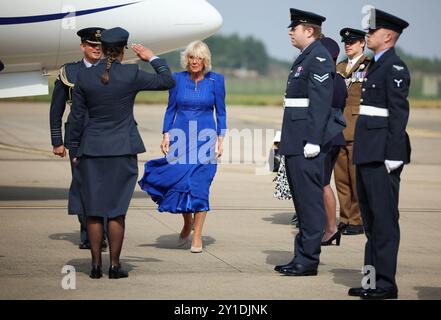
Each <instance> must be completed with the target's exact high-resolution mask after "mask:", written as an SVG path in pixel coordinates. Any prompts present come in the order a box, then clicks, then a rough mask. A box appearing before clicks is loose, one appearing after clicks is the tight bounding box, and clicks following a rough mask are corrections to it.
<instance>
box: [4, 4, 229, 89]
mask: <svg viewBox="0 0 441 320" xmlns="http://www.w3.org/2000/svg"><path fill="white" fill-rule="evenodd" d="M221 25H222V17H221V15H220V14H219V12H218V11H217V10H216V9H215V8H214V7H213V6H212V5H210V4H209V3H208V2H207V1H206V0H51V1H47V0H13V1H1V2H0V43H1V45H0V61H1V62H0V66H1V65H2V63H3V64H4V70H3V71H1V72H0V98H7V97H17V96H31V95H42V94H48V80H47V76H48V75H49V74H50V72H51V71H53V70H57V69H58V68H59V67H60V66H61V65H63V64H64V63H66V62H71V61H77V60H79V59H80V57H81V52H80V49H79V37H78V36H77V35H76V32H77V31H78V30H79V29H82V28H86V27H103V28H112V27H116V26H119V27H122V28H124V29H127V30H128V31H129V32H130V38H129V42H130V43H142V44H143V45H145V46H147V47H149V48H151V49H152V50H153V52H155V53H156V54H161V53H165V52H169V51H172V50H175V49H178V48H182V47H184V46H186V45H187V44H188V43H189V42H191V41H194V40H198V39H205V38H207V37H209V36H210V35H212V34H214V33H215V32H216V31H218V30H219V29H220V27H221ZM126 56H127V59H134V58H136V57H135V55H134V53H133V52H132V51H131V50H127V54H126Z"/></svg>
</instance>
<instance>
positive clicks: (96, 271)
mask: <svg viewBox="0 0 441 320" xmlns="http://www.w3.org/2000/svg"><path fill="white" fill-rule="evenodd" d="M102 276H103V271H102V270H101V266H94V265H92V270H90V277H91V278H92V279H99V278H101V277H102Z"/></svg>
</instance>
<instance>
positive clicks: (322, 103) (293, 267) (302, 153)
mask: <svg viewBox="0 0 441 320" xmlns="http://www.w3.org/2000/svg"><path fill="white" fill-rule="evenodd" d="M290 12H291V24H290V25H289V26H288V28H290V31H289V35H290V37H291V41H292V45H293V46H295V47H296V48H298V49H300V50H301V54H300V56H299V57H298V58H297V59H296V60H295V62H294V64H293V66H292V68H291V74H290V75H289V77H288V82H287V86H286V92H285V100H284V106H285V112H284V116H283V125H282V136H281V141H280V146H279V151H280V153H281V154H282V155H284V156H285V161H286V173H287V178H288V183H289V186H290V189H291V194H292V195H293V201H294V206H295V209H296V213H297V216H298V220H299V232H298V234H297V236H296V238H295V245H294V247H295V248H294V258H293V259H292V261H291V262H289V263H288V264H286V265H278V266H276V267H275V268H274V269H275V270H276V271H278V272H280V273H282V274H285V275H291V276H313V275H317V267H318V264H319V256H320V250H321V249H320V245H321V240H322V235H323V230H324V227H325V208H324V195H323V169H324V158H325V156H326V152H324V150H322V147H323V146H324V145H326V144H327V142H329V141H330V140H331V139H332V138H333V137H335V136H336V135H337V134H338V131H337V132H336V131H335V130H334V129H335V128H338V127H337V126H334V127H332V126H330V124H333V120H334V119H333V116H331V113H332V112H331V107H332V97H333V92H334V91H333V78H334V76H335V63H334V61H333V60H332V57H331V56H330V54H329V52H328V50H326V48H325V47H324V46H323V45H322V44H321V43H320V41H318V39H319V38H320V36H321V34H322V33H321V25H322V22H323V21H325V20H326V18H325V17H323V16H320V15H317V14H315V13H312V12H306V11H302V10H297V9H290ZM330 128H331V130H328V129H330ZM342 129H343V127H340V128H339V129H338V130H340V132H341V131H342Z"/></svg>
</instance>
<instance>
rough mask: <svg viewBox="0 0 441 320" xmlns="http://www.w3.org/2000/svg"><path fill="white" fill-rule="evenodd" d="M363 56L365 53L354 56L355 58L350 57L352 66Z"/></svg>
mask: <svg viewBox="0 0 441 320" xmlns="http://www.w3.org/2000/svg"><path fill="white" fill-rule="evenodd" d="M362 56H363V54H360V55H359V56H358V57H355V58H353V59H350V58H349V57H348V64H351V66H354V65H355V64H356V63H357V62H358V60H360V58H361V57H362Z"/></svg>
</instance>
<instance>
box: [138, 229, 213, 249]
mask: <svg viewBox="0 0 441 320" xmlns="http://www.w3.org/2000/svg"><path fill="white" fill-rule="evenodd" d="M178 238H179V234H178V233H172V234H166V235H162V236H160V237H158V238H157V239H156V243H146V244H140V245H139V246H138V247H155V248H160V249H178V250H187V249H189V248H190V247H191V239H189V241H188V242H187V244H186V245H185V246H182V247H178ZM215 242H216V239H214V238H213V237H210V236H202V243H203V246H204V248H206V247H208V246H209V245H212V244H213V243H215Z"/></svg>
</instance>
